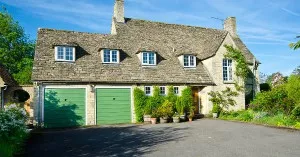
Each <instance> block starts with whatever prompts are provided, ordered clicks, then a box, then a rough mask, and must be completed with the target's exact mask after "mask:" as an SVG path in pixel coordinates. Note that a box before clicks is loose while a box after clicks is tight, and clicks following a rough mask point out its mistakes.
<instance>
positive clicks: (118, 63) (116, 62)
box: [102, 62, 119, 64]
mask: <svg viewBox="0 0 300 157" xmlns="http://www.w3.org/2000/svg"><path fill="white" fill-rule="evenodd" d="M102 64H119V62H116V63H110V62H102Z"/></svg>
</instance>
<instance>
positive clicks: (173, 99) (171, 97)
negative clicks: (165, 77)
mask: <svg viewBox="0 0 300 157" xmlns="http://www.w3.org/2000/svg"><path fill="white" fill-rule="evenodd" d="M166 99H167V100H169V101H170V102H171V103H172V104H173V110H175V104H176V100H177V95H175V93H174V88H173V86H168V93H167V97H166Z"/></svg>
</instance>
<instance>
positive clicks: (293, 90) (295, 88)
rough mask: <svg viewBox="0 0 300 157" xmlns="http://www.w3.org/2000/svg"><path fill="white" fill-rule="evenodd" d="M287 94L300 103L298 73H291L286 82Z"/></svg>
mask: <svg viewBox="0 0 300 157" xmlns="http://www.w3.org/2000/svg"><path fill="white" fill-rule="evenodd" d="M286 90H287V95H288V97H289V98H290V99H292V100H293V101H294V102H296V103H300V75H291V76H290V77H289V79H288V83H287V84H286Z"/></svg>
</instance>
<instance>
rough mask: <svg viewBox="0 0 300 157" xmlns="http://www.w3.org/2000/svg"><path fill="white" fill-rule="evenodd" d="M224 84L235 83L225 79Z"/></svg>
mask: <svg viewBox="0 0 300 157" xmlns="http://www.w3.org/2000/svg"><path fill="white" fill-rule="evenodd" d="M223 83H224V84H234V82H233V81H223Z"/></svg>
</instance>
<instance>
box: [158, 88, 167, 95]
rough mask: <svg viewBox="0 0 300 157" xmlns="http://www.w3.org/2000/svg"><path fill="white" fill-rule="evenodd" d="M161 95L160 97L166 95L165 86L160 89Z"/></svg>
mask: <svg viewBox="0 0 300 157" xmlns="http://www.w3.org/2000/svg"><path fill="white" fill-rule="evenodd" d="M159 94H160V95H166V87H164V86H162V87H159Z"/></svg>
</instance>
